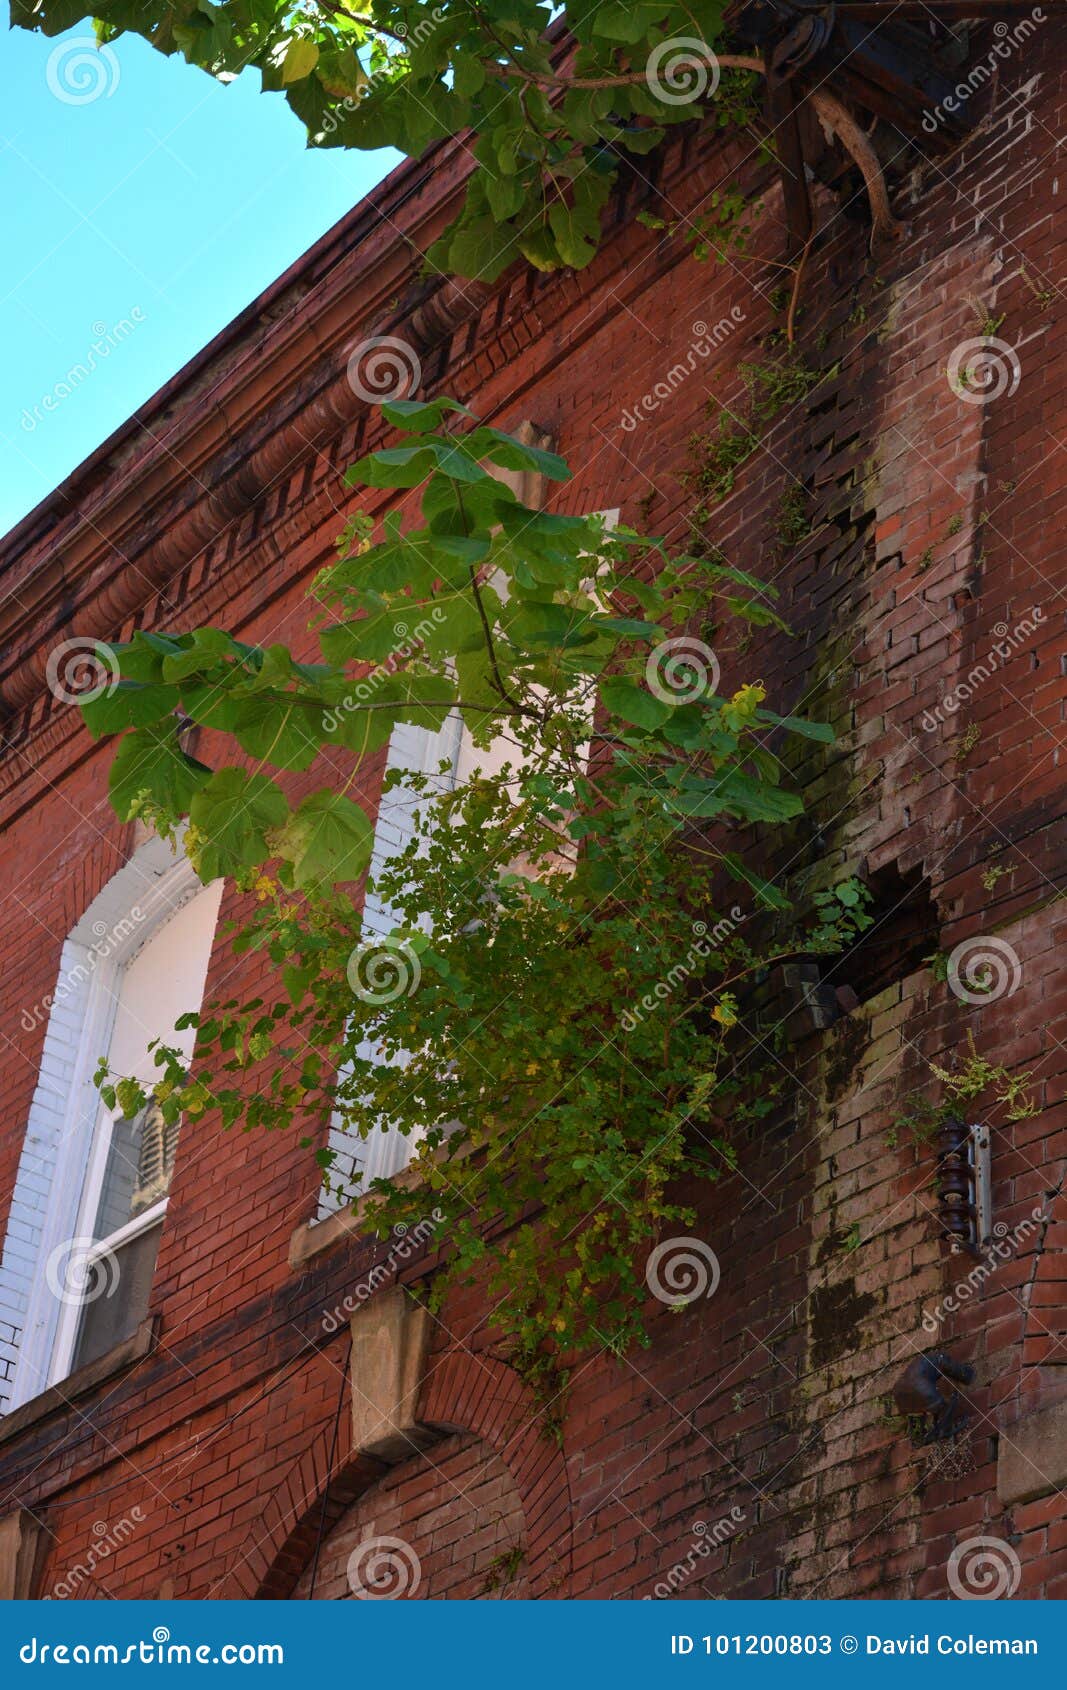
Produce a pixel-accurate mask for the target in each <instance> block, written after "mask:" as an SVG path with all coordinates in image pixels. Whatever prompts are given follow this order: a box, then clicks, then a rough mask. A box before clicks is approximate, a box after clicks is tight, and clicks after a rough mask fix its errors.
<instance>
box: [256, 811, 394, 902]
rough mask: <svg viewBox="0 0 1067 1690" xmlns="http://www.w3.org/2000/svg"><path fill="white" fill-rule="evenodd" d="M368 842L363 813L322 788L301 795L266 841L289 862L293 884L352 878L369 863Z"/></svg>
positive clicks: (370, 833) (370, 834)
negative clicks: (287, 816) (308, 794)
mask: <svg viewBox="0 0 1067 1690" xmlns="http://www.w3.org/2000/svg"><path fill="white" fill-rule="evenodd" d="M373 842H374V829H373V827H372V826H371V823H370V820H369V818H368V817H367V815H366V814H365V812H364V811H363V810H361V809H360V807H359V805H358V804H354V803H353V802H352V800H351V798H346V797H344V796H343V794H341V793H339V792H331V791H330V790H329V788H328V787H323V788H322V790H321V791H319V792H313V793H312V794H311V796H310V798H305V799H304V802H303V803H302V804H301V805H300V808H299V809H298V810H297V811H296V812H295V814H293V815H291V816H290V817H289V819H288V820H287V822H286V823H285V826H284V827H282V828H279V829H278V830H277V832H276V833H275V834H274V835H273V836H272V840H271V843H272V845H273V846H274V849H275V851H276V852H277V854H278V856H280V857H284V858H285V860H286V861H288V862H291V863H292V864H293V884H294V885H295V886H320V885H335V884H337V883H338V882H340V881H346V880H358V879H359V877H360V875H361V874H362V873H363V872H364V870H365V869H366V867H367V865H368V863H369V862H370V854H371V847H372V845H373Z"/></svg>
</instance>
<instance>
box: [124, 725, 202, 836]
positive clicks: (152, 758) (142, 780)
mask: <svg viewBox="0 0 1067 1690" xmlns="http://www.w3.org/2000/svg"><path fill="white" fill-rule="evenodd" d="M210 773H211V771H210V769H207V768H205V766H204V764H203V763H198V762H197V761H196V759H195V758H193V757H187V756H186V754H185V752H184V751H183V750H182V748H181V746H180V745H179V743H178V725H177V722H170V723H167V724H166V725H164V726H162V727H144V728H137V729H135V730H134V732H133V733H129V734H127V735H126V736H125V738H124V739H123V740H122V742H121V743H120V745H119V748H118V750H117V751H116V753H115V757H114V761H113V762H112V764H111V770H110V773H109V775H108V791H109V793H110V796H111V802H112V804H113V805H114V807H115V811H116V813H117V814H118V816H119V817H120V818H121V820H122V821H128V820H129V818H130V813H131V806H132V804H133V800H134V799H135V798H136V797H138V796H139V794H140V793H142V792H147V793H148V795H149V797H150V798H151V800H152V802H153V803H155V804H159V805H160V806H162V808H163V809H164V810H166V811H167V812H168V813H169V814H171V815H177V816H184V815H186V814H187V813H188V811H189V809H190V807H191V804H192V802H193V798H194V795H195V793H196V791H197V789H198V787H200V786H202V785H203V783H204V782H205V781H206V780H207V778H208V776H209V775H210Z"/></svg>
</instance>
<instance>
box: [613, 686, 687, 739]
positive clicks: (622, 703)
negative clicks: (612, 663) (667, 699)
mask: <svg viewBox="0 0 1067 1690" xmlns="http://www.w3.org/2000/svg"><path fill="white" fill-rule="evenodd" d="M600 696H601V698H602V699H603V701H604V705H605V708H606V709H608V710H610V711H611V713H612V715H614V716H621V718H622V720H623V721H624V722H631V723H632V724H633V726H634V727H635V728H645V729H646V730H648V731H649V732H654V731H655V729H656V728H661V727H662V726H663V724H664V722H666V721H668V720H669V718H670V715H671V709H672V707H671V705H669V704H666V703H664V701H663V700H662V699H661V698H656V697H655V695H654V694H653V693H651V692H649V690H648V688H647V687H642V686H638V685H637V684H636V682H634V681H627V680H625V679H623V678H622V677H621V676H613V677H612V678H611V679H610V680H606V681H604V682H602V683H601V687H600Z"/></svg>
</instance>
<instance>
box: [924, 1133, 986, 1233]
mask: <svg viewBox="0 0 1067 1690" xmlns="http://www.w3.org/2000/svg"><path fill="white" fill-rule="evenodd" d="M989 1148H990V1146H989V1128H988V1127H987V1126H984V1125H980V1124H973V1125H970V1126H968V1125H967V1124H966V1122H964V1121H961V1120H959V1119H958V1117H956V1116H950V1117H949V1119H948V1120H947V1121H943V1122H942V1124H941V1126H940V1128H939V1129H938V1134H937V1211H938V1218H939V1219H940V1222H941V1231H942V1236H943V1237H944V1238H946V1239H947V1240H948V1241H949V1246H950V1249H951V1252H952V1254H953V1255H958V1254H959V1252H960V1251H963V1250H965V1251H967V1252H968V1254H970V1255H973V1256H978V1255H980V1254H981V1252H982V1248H983V1246H984V1245H986V1244H987V1243H988V1242H989V1239H990V1237H991V1234H992V1230H993V1229H992V1215H991V1202H990V1167H989V1159H990V1158H989Z"/></svg>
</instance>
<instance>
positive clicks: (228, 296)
mask: <svg viewBox="0 0 1067 1690" xmlns="http://www.w3.org/2000/svg"><path fill="white" fill-rule="evenodd" d="M5 9H6V8H5ZM87 35H88V31H87V29H86V28H85V27H84V26H78V27H76V28H75V29H73V30H71V31H70V32H69V33H68V34H67V35H64V36H60V37H58V38H57V39H55V40H52V41H48V40H46V39H45V38H44V37H43V36H33V35H28V34H26V33H25V32H24V31H22V30H13V31H11V32H10V33H4V34H0V78H2V85H3V88H4V101H3V109H2V111H0V204H2V205H3V207H4V235H5V239H4V242H3V257H2V259H0V292H2V298H3V311H2V317H0V320H2V321H3V324H4V336H3V356H2V359H0V368H2V380H0V439H2V442H3V455H4V474H3V477H2V481H0V534H4V533H6V532H7V531H8V529H10V528H11V527H12V526H13V524H14V523H16V522H17V521H18V519H19V518H20V517H21V516H23V515H24V514H25V513H26V512H27V511H28V510H31V509H32V508H33V506H34V505H36V504H37V503H38V502H39V501H40V500H41V499H42V498H44V497H45V495H46V494H47V493H48V492H49V491H50V490H51V489H52V488H53V487H55V486H56V485H57V484H58V483H59V482H60V481H62V480H63V478H64V476H66V475H68V474H69V473H70V471H71V470H72V469H74V468H75V467H76V466H77V465H78V464H79V463H80V462H81V461H82V459H83V458H85V457H87V456H88V454H89V453H90V452H91V451H92V450H93V448H94V447H95V446H98V445H99V444H100V442H101V441H102V440H104V439H106V438H107V436H108V435H109V434H110V433H111V432H112V430H113V429H115V428H117V427H118V426H119V424H120V423H122V422H124V421H125V419H126V418H127V417H128V416H129V415H130V413H131V412H132V411H133V410H135V409H136V407H137V406H138V405H140V404H141V403H142V402H143V401H144V400H145V399H147V398H148V397H149V395H150V394H152V393H153V392H154V391H155V390H156V388H158V387H160V386H161V385H162V384H163V382H165V381H166V380H167V379H168V377H170V376H172V375H173V374H174V372H175V371H176V370H178V369H180V368H181V366H182V365H183V364H184V363H185V362H186V360H187V359H189V358H191V357H192V356H193V354H194V353H196V352H197V351H199V349H200V348H201V347H202V346H203V345H204V344H205V342H206V341H208V340H210V339H211V337H212V335H214V334H215V333H217V331H218V330H219V329H221V328H222V327H223V326H224V325H225V324H226V323H227V322H229V320H230V319H231V318H232V317H233V316H235V315H236V313H237V312H238V311H240V310H241V309H242V307H243V306H245V305H247V304H248V303H249V301H250V300H252V299H254V298H255V296H256V294H257V293H259V292H260V291H261V289H263V288H265V287H266V286H267V285H268V284H269V283H270V282H272V281H273V280H274V279H275V277H277V276H278V275H280V274H281V272H282V271H283V270H284V269H285V268H286V267H287V266H288V265H289V264H290V263H292V261H293V259H295V258H297V257H299V255H300V254H301V253H302V252H304V251H305V250H306V249H307V247H309V246H310V245H311V244H312V243H313V242H314V241H315V240H317V239H318V237H319V236H320V235H321V234H323V233H324V232H325V231H326V230H327V229H328V228H329V227H330V226H331V224H333V223H335V222H336V221H337V219H338V218H339V217H341V216H343V215H344V213H345V212H346V211H347V210H348V209H349V207H350V206H352V205H354V204H356V202H357V201H358V200H360V199H361V198H362V197H363V195H364V194H366V193H367V192H368V190H369V189H370V188H371V187H373V185H374V184H375V183H376V182H378V181H380V180H381V178H382V177H383V176H384V175H385V174H386V173H387V171H389V170H390V169H391V168H392V167H393V165H394V164H395V163H397V162H398V159H397V155H396V154H393V153H391V152H380V153H354V152H349V153H345V152H342V151H340V150H336V151H330V152H311V151H309V150H308V149H307V148H306V147H305V145H304V132H303V129H302V128H301V126H300V124H299V123H298V121H297V119H296V118H295V117H294V116H293V114H292V113H291V112H290V111H289V108H288V106H287V105H286V104H285V102H284V100H282V99H281V98H280V97H279V96H277V95H269V94H268V95H264V94H261V93H260V91H259V78H258V76H257V75H255V74H254V73H246V74H245V75H244V76H242V77H240V78H239V79H238V80H237V81H236V82H235V83H231V84H230V85H229V86H228V87H223V86H221V85H220V84H218V83H216V82H215V81H213V79H212V78H210V77H208V76H205V75H204V74H203V73H202V72H201V71H197V70H194V69H193V68H192V67H191V66H189V65H187V64H185V62H184V61H183V60H181V59H165V58H163V57H162V55H161V54H159V53H156V52H153V50H152V49H151V48H150V47H148V46H147V45H146V43H144V42H142V41H140V40H138V39H136V38H135V37H132V36H131V37H123V38H122V39H121V40H119V41H118V42H117V43H116V44H115V45H114V46H113V47H112V48H111V49H109V52H110V54H111V57H110V58H104V59H98V58H96V57H89V56H87V53H86V50H85V45H84V43H85V37H86V36H87ZM79 41H80V42H81V45H79ZM90 95H91V96H93V97H88V96H90ZM94 342H97V343H99V344H101V345H102V346H103V347H104V348H106V352H105V353H104V354H103V355H101V354H100V353H99V352H98V353H97V356H96V359H95V368H93V369H92V371H91V373H90V374H89V375H88V377H87V378H82V379H76V380H75V381H74V382H73V383H72V382H70V381H69V380H68V379H67V378H68V377H69V375H70V372H72V371H73V370H74V369H75V366H77V365H79V364H81V365H82V366H83V367H85V365H86V360H87V359H88V358H89V356H90V352H91V349H92V348H93V346H94ZM46 397H47V399H48V401H49V403H48V404H47V405H46V404H45V400H46Z"/></svg>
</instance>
